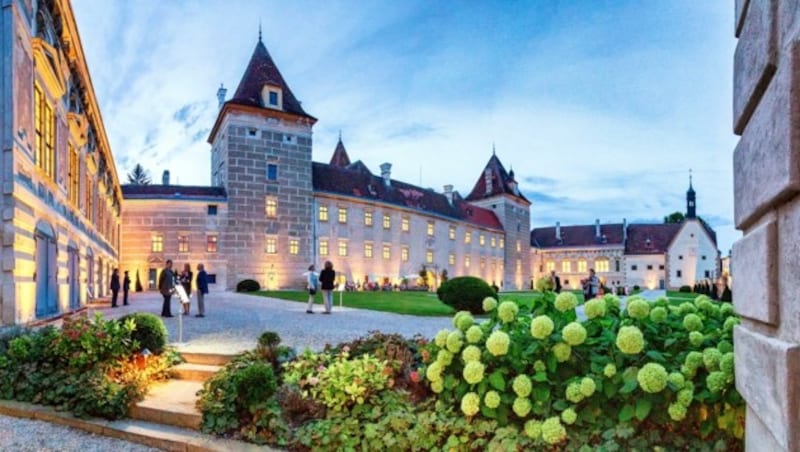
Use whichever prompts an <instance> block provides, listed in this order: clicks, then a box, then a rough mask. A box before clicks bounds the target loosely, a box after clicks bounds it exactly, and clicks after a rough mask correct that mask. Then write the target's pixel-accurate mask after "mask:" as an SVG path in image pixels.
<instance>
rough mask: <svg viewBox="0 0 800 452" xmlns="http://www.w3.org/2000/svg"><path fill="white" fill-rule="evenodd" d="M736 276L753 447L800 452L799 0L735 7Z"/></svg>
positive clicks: (740, 367) (740, 365)
mask: <svg viewBox="0 0 800 452" xmlns="http://www.w3.org/2000/svg"><path fill="white" fill-rule="evenodd" d="M735 10H736V23H735V34H736V36H737V37H738V38H739V42H738V44H737V47H736V52H735V55H734V88H733V91H734V93H733V95H734V98H733V116H734V117H733V130H734V132H735V133H736V134H739V135H741V139H740V140H739V143H738V145H737V146H736V149H735V151H734V158H733V166H734V191H735V198H734V217H735V223H736V227H737V228H738V229H740V230H741V231H742V232H743V233H744V236H743V237H742V238H741V239H740V240H739V241H738V242H736V243H735V244H734V247H733V250H732V259H733V262H732V263H731V271H732V272H733V281H734V287H735V290H734V294H733V297H734V305H735V307H736V311H737V312H738V313H739V314H740V315H741V316H742V318H743V319H742V324H741V325H740V326H737V327H736V330H735V332H734V342H735V350H736V387H737V389H738V390H739V392H740V393H741V394H742V396H743V397H744V398H745V400H747V405H748V409H747V428H746V435H747V436H746V447H747V450H758V451H760V450H770V451H773V450H774V451H779V450H783V451H797V450H800V0H736V2H735Z"/></svg>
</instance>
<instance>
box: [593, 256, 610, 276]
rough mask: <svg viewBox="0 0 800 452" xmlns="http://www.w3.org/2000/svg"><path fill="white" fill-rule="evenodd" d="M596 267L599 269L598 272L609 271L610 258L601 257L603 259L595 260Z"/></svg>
mask: <svg viewBox="0 0 800 452" xmlns="http://www.w3.org/2000/svg"><path fill="white" fill-rule="evenodd" d="M594 269H595V270H597V272H598V273H607V272H608V260H607V259H601V260H598V261H595V263H594Z"/></svg>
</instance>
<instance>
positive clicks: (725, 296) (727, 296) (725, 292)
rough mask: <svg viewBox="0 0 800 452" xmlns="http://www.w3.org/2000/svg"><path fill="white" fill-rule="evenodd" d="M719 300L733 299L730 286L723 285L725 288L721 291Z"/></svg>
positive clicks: (728, 300)
mask: <svg viewBox="0 0 800 452" xmlns="http://www.w3.org/2000/svg"><path fill="white" fill-rule="evenodd" d="M719 300H720V301H727V302H730V301H733V294H731V288H730V287H728V286H725V290H723V291H722V296H720V297H719Z"/></svg>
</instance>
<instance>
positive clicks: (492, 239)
mask: <svg viewBox="0 0 800 452" xmlns="http://www.w3.org/2000/svg"><path fill="white" fill-rule="evenodd" d="M495 245H497V241H496V240H495V238H494V236H492V238H491V239H490V240H489V246H491V247H492V248H494V247H495Z"/></svg>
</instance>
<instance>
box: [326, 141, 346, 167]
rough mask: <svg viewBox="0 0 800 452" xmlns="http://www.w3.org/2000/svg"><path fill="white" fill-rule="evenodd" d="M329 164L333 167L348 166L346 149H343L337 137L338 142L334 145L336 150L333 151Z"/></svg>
mask: <svg viewBox="0 0 800 452" xmlns="http://www.w3.org/2000/svg"><path fill="white" fill-rule="evenodd" d="M330 164H331V165H333V166H347V165H349V164H350V157H349V156H348V155H347V149H345V148H344V143H342V137H339V142H338V143H336V149H334V150H333V157H331V163H330Z"/></svg>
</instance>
